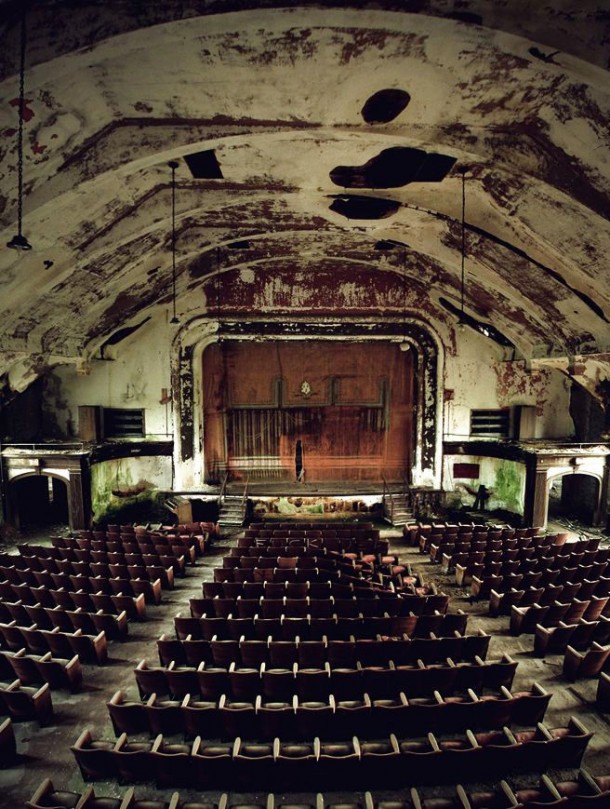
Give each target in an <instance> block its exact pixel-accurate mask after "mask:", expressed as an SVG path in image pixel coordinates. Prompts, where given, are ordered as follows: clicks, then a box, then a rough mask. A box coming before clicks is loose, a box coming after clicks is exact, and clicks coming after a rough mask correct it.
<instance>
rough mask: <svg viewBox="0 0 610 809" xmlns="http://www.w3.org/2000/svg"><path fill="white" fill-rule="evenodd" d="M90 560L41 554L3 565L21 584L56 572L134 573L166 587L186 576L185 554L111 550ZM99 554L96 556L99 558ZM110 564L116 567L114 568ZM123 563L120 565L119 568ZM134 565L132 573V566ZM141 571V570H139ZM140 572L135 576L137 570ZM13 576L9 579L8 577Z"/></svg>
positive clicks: (45, 580)
mask: <svg viewBox="0 0 610 809" xmlns="http://www.w3.org/2000/svg"><path fill="white" fill-rule="evenodd" d="M91 556H92V558H91V560H90V561H75V560H72V559H51V558H46V557H38V556H14V557H9V560H10V561H5V562H4V563H3V564H4V566H5V567H7V568H9V570H7V571H6V573H5V574H4V575H5V576H6V577H7V580H9V581H13V582H14V583H18V582H20V581H23V580H25V581H27V582H28V583H30V584H39V585H40V584H45V585H46V584H48V582H49V578H50V580H51V581H53V576H54V575H55V574H65V575H68V576H77V575H79V574H80V575H83V576H106V577H111V576H113V575H122V576H127V575H129V576H131V577H132V578H145V579H149V580H150V579H161V581H162V582H163V585H164V587H166V588H167V589H171V588H172V587H173V583H174V578H175V576H184V575H185V571H186V560H185V557H184V556H169V555H164V554H158V553H151V554H140V553H123V552H122V551H121V552H117V553H110V552H104V553H102V552H96V551H93V552H92V554H91ZM96 557H97V558H96ZM111 565H115V566H117V567H116V568H115V569H113V568H112V567H111ZM119 566H120V567H119ZM132 568H133V572H132V570H131V569H132ZM140 570H141V571H142V572H141V573H140ZM136 571H137V573H136V575H134V573H135V572H136ZM9 576H10V579H9V578H8V577H9Z"/></svg>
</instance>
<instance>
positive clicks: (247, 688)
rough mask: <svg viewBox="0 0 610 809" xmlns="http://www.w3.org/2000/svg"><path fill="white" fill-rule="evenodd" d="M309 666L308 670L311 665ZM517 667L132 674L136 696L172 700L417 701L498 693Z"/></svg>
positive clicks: (317, 664) (480, 664) (507, 661)
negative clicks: (337, 698)
mask: <svg viewBox="0 0 610 809" xmlns="http://www.w3.org/2000/svg"><path fill="white" fill-rule="evenodd" d="M312 663H313V665H312ZM516 668H517V662H516V661H515V660H513V659H512V658H511V657H509V656H508V655H503V657H502V658H500V659H499V660H495V661H484V660H481V659H480V658H479V659H478V660H476V661H475V662H474V663H458V664H456V663H454V662H453V660H451V659H450V658H449V659H448V660H446V661H444V662H443V663H432V664H430V665H426V664H425V663H424V662H423V661H421V660H420V661H417V662H416V663H415V664H413V665H396V664H395V663H394V662H393V661H392V660H390V661H388V662H387V664H386V665H383V664H381V663H380V662H379V663H377V664H376V665H373V666H363V665H362V664H361V663H360V662H359V661H357V662H356V664H355V666H354V667H353V668H343V667H341V668H333V667H331V666H330V664H329V663H328V662H324V663H322V661H321V660H315V661H311V662H308V664H307V666H299V664H298V663H293V664H292V665H290V666H283V667H273V666H267V665H266V664H265V663H262V664H261V665H260V666H259V667H244V666H240V665H238V664H236V663H235V662H229V663H228V665H225V666H219V665H209V664H206V663H200V664H199V666H197V667H194V666H178V665H176V663H175V661H171V663H170V664H169V665H168V666H167V667H162V666H152V667H151V666H149V665H148V662H147V661H146V660H141V661H140V662H139V663H138V666H137V667H136V669H135V677H136V682H137V685H138V689H139V691H140V696H141V697H142V698H145V697H146V696H147V695H149V694H152V693H157V694H170V695H171V696H172V697H174V698H179V697H184V696H185V695H186V694H192V695H198V696H201V697H203V698H204V699H217V698H218V697H219V696H220V695H221V694H228V695H229V696H230V697H231V698H232V699H235V700H239V699H243V700H250V699H254V698H255V697H256V696H257V695H258V694H262V695H264V696H265V697H266V698H267V699H269V700H273V699H274V698H277V699H280V700H281V699H286V698H289V697H291V696H292V695H293V694H296V695H298V697H299V699H305V700H319V699H327V697H328V696H329V695H330V694H334V695H340V696H341V698H346V699H353V698H358V697H360V696H361V695H362V694H363V693H367V694H369V696H371V697H373V698H379V699H381V698H388V697H392V696H394V695H395V694H399V693H401V692H403V691H404V692H405V693H406V694H408V695H409V697H420V696H424V695H429V694H433V693H434V692H436V691H439V692H441V693H442V694H443V695H447V694H453V693H455V692H464V691H468V689H476V690H477V691H483V690H494V689H499V688H500V687H501V686H506V687H510V686H511V685H512V682H513V679H514V676H515V671H516Z"/></svg>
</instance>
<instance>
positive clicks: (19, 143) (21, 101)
mask: <svg viewBox="0 0 610 809" xmlns="http://www.w3.org/2000/svg"><path fill="white" fill-rule="evenodd" d="M25 9H26V4H25V3H24V4H23V9H22V14H21V53H20V62H19V129H18V134H17V231H18V233H19V236H21V235H22V232H21V229H22V222H23V111H24V107H25V47H26V36H25Z"/></svg>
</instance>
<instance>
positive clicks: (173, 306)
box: [167, 160, 180, 324]
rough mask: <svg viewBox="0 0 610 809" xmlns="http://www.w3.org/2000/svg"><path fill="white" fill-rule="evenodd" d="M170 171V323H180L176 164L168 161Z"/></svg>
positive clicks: (174, 161) (173, 161)
mask: <svg viewBox="0 0 610 809" xmlns="http://www.w3.org/2000/svg"><path fill="white" fill-rule="evenodd" d="M167 165H168V166H169V167H170V169H171V170H172V313H173V314H172V319H171V320H170V321H169V322H170V323H174V324H176V323H180V321H179V320H178V316H177V315H176V169H177V168H178V162H177V161H176V160H170V162H169V163H168V164H167Z"/></svg>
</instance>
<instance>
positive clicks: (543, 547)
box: [426, 534, 599, 573]
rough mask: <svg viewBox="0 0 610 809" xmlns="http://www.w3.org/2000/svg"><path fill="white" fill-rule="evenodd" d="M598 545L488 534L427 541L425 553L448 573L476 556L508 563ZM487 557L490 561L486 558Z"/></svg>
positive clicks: (593, 548)
mask: <svg viewBox="0 0 610 809" xmlns="http://www.w3.org/2000/svg"><path fill="white" fill-rule="evenodd" d="M598 546H599V540H597V539H587V540H579V541H578V542H574V543H569V544H566V543H565V542H561V543H557V540H556V537H554V536H552V535H550V534H538V535H536V536H531V537H525V538H522V539H517V538H516V537H495V538H492V537H491V536H490V535H488V536H483V538H480V535H478V534H477V535H474V536H473V537H471V538H470V537H469V538H467V539H464V538H459V539H456V538H453V537H452V538H450V539H442V540H439V541H438V543H435V542H433V541H431V540H430V541H429V542H428V547H427V551H426V552H427V553H428V555H429V556H430V561H431V562H435V563H440V565H441V568H442V569H443V570H444V571H445V572H446V573H450V572H451V571H452V569H453V568H454V567H455V565H456V564H457V562H460V557H463V561H462V562H461V563H462V564H466V563H470V562H473V561H475V560H476V558H477V557H479V558H481V557H480V555H481V554H482V555H483V556H482V558H485V559H486V561H510V560H511V559H515V558H518V559H521V558H526V557H528V556H529V555H532V554H533V555H537V556H538V555H542V556H553V555H561V554H564V553H569V552H572V551H573V552H585V551H593V552H595V551H596V550H597V548H598ZM488 555H489V556H490V557H491V558H487V557H488Z"/></svg>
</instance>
